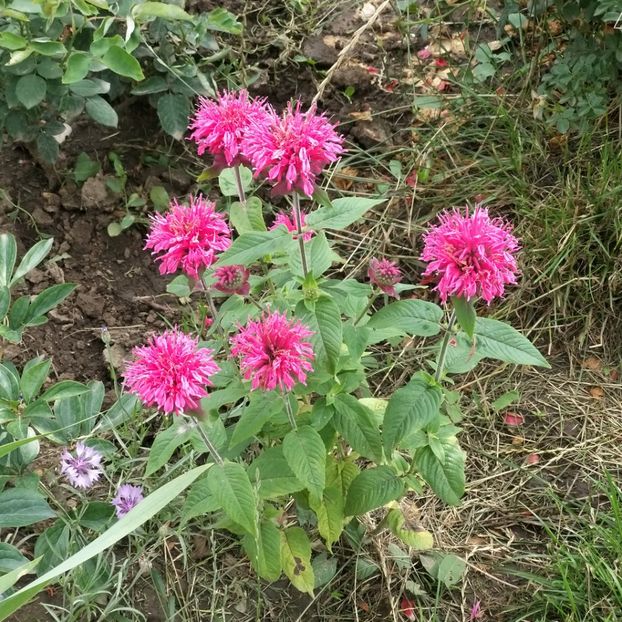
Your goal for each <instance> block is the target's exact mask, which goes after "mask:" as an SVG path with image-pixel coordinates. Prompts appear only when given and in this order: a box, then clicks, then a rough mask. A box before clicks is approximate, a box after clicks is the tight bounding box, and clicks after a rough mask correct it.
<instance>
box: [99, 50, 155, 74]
mask: <svg viewBox="0 0 622 622" xmlns="http://www.w3.org/2000/svg"><path fill="white" fill-rule="evenodd" d="M101 61H102V63H104V65H106V67H108V69H110V70H111V71H114V73H116V74H118V75H120V76H124V77H126V78H131V79H132V80H136V81H137V82H140V80H144V79H145V74H143V70H142V69H141V67H140V63H139V62H138V61H137V60H136V59H135V58H134V57H133V56H132V55H131V54H128V53H127V52H126V51H125V50H124V49H123V48H121V47H119V46H118V45H111V46H110V48H109V49H108V51H107V52H106V53H105V54H104V55H103V56H102V58H101Z"/></svg>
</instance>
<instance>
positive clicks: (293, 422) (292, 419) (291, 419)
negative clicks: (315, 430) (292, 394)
mask: <svg viewBox="0 0 622 622" xmlns="http://www.w3.org/2000/svg"><path fill="white" fill-rule="evenodd" d="M283 401H284V402H285V410H286V411H287V417H288V418H289V422H290V423H291V426H292V430H297V429H298V424H297V423H296V418H295V417H294V412H293V411H292V405H291V404H290V403H289V396H288V395H284V396H283Z"/></svg>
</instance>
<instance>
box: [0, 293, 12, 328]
mask: <svg viewBox="0 0 622 622" xmlns="http://www.w3.org/2000/svg"><path fill="white" fill-rule="evenodd" d="M10 306H11V290H10V289H9V288H8V287H7V286H6V285H0V320H3V319H4V318H5V317H6V314H7V313H8V312H9V307H10Z"/></svg>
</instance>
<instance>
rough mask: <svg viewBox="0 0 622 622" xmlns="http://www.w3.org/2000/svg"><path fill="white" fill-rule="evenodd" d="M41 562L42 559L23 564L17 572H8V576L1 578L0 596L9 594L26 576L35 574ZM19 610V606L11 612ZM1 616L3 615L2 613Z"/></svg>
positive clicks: (16, 569)
mask: <svg viewBox="0 0 622 622" xmlns="http://www.w3.org/2000/svg"><path fill="white" fill-rule="evenodd" d="M40 561H41V559H40V558H38V559H33V560H32V561H31V562H27V563H25V564H22V565H21V566H20V567H19V568H15V570H11V572H7V574H5V575H3V576H1V577H0V594H4V593H5V592H7V591H8V590H9V589H10V588H12V587H13V586H14V585H15V584H16V583H17V582H18V581H19V580H20V579H21V578H22V577H23V576H24V575H27V574H32V573H33V572H35V570H36V568H37V566H38V565H39V562H40ZM17 609H19V606H17V607H15V609H11V610H10V612H11V613H13V612H14V611H17ZM1 611H2V608H1V607H0V612H1ZM0 615H2V614H1V613H0ZM0 619H5V618H0Z"/></svg>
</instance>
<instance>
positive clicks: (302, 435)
mask: <svg viewBox="0 0 622 622" xmlns="http://www.w3.org/2000/svg"><path fill="white" fill-rule="evenodd" d="M283 455H284V456H285V459H286V460H287V464H288V465H289V468H290V469H291V470H292V471H293V473H294V475H295V476H296V477H297V478H298V479H299V480H300V481H301V482H302V483H303V484H304V485H305V486H306V488H307V489H308V490H309V492H310V493H311V494H314V495H316V496H318V497H319V496H321V495H322V491H323V490H324V486H325V483H326V447H325V446H324V441H322V437H321V436H320V435H319V434H318V433H317V432H316V431H315V430H314V429H313V428H312V427H311V426H308V425H305V426H301V427H299V428H298V429H297V430H292V431H291V432H288V433H287V434H286V436H285V438H284V439H283Z"/></svg>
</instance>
